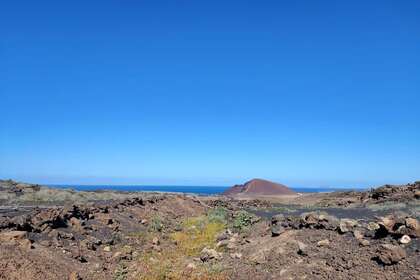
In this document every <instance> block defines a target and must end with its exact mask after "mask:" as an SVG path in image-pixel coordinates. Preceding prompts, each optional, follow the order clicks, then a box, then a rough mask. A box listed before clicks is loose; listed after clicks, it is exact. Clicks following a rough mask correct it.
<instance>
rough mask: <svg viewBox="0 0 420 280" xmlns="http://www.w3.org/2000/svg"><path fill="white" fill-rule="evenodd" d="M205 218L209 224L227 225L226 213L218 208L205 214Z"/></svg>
mask: <svg viewBox="0 0 420 280" xmlns="http://www.w3.org/2000/svg"><path fill="white" fill-rule="evenodd" d="M207 218H208V220H209V222H210V223H222V224H226V223H227V218H228V213H227V211H226V209H224V208H221V207H218V208H215V209H211V210H209V211H208V212H207Z"/></svg>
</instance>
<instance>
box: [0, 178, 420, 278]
mask: <svg viewBox="0 0 420 280" xmlns="http://www.w3.org/2000/svg"><path fill="white" fill-rule="evenodd" d="M279 201H281V203H279V202H273V200H272V199H270V201H266V200H264V199H246V200H238V199H234V198H225V197H196V196H192V195H173V194H150V193H149V194H146V193H114V192H74V191H70V190H54V189H50V188H47V187H42V186H38V185H31V184H19V183H16V182H13V181H0V279H72V280H74V279H98V278H101V279H118V280H123V279H393V280H395V279H417V280H418V279H420V253H419V249H420V239H419V237H420V224H419V218H420V215H419V214H420V203H419V201H420V183H414V184H410V185H404V186H384V187H381V188H377V189H373V190H371V191H366V192H341V193H329V194H311V195H304V196H295V197H293V198H289V201H287V203H286V202H285V201H284V200H281V199H280V200H279Z"/></svg>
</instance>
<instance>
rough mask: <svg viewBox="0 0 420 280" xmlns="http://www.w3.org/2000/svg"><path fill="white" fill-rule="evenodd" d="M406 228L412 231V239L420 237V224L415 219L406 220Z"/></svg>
mask: <svg viewBox="0 0 420 280" xmlns="http://www.w3.org/2000/svg"><path fill="white" fill-rule="evenodd" d="M405 226H406V227H407V229H409V230H410V234H409V235H411V236H412V237H420V223H419V221H418V220H417V219H415V218H406V219H405Z"/></svg>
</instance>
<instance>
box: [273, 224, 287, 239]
mask: <svg viewBox="0 0 420 280" xmlns="http://www.w3.org/2000/svg"><path fill="white" fill-rule="evenodd" d="M283 232H285V229H284V227H282V226H281V225H279V224H275V225H272V226H271V236H273V237H275V236H279V235H280V234H282V233H283Z"/></svg>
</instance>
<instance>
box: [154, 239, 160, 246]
mask: <svg viewBox="0 0 420 280" xmlns="http://www.w3.org/2000/svg"><path fill="white" fill-rule="evenodd" d="M152 244H153V245H159V244H160V241H159V238H157V237H153V239H152Z"/></svg>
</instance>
